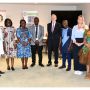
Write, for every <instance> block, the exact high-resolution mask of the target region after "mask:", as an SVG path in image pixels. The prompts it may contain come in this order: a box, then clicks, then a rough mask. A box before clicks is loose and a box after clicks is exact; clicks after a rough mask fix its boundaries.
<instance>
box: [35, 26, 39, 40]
mask: <svg viewBox="0 0 90 90" xmlns="http://www.w3.org/2000/svg"><path fill="white" fill-rule="evenodd" d="M37 27H38V30H37V38H36V40H38V35H39V25H38V26H37ZM35 33H36V25H35Z"/></svg>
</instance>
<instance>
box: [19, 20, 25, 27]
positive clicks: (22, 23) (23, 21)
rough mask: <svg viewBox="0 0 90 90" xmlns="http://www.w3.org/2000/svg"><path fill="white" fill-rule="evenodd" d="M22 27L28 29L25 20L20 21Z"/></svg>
mask: <svg viewBox="0 0 90 90" xmlns="http://www.w3.org/2000/svg"><path fill="white" fill-rule="evenodd" d="M20 27H22V28H26V21H25V20H21V21H20Z"/></svg>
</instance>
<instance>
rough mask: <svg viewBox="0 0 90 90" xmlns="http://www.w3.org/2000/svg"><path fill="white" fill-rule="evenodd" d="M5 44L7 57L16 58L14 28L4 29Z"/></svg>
mask: <svg viewBox="0 0 90 90" xmlns="http://www.w3.org/2000/svg"><path fill="white" fill-rule="evenodd" d="M4 36H5V38H4V42H5V51H6V52H5V53H6V56H7V57H15V49H14V42H15V29H14V28H13V27H6V28H5V29H4Z"/></svg>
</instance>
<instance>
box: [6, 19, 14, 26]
mask: <svg viewBox="0 0 90 90" xmlns="http://www.w3.org/2000/svg"><path fill="white" fill-rule="evenodd" d="M5 26H6V27H11V26H12V21H11V19H6V20H5Z"/></svg>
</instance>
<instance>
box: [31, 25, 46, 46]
mask: <svg viewBox="0 0 90 90" xmlns="http://www.w3.org/2000/svg"><path fill="white" fill-rule="evenodd" d="M29 29H30V32H31V34H32V40H31V45H35V41H36V31H35V25H34V24H33V25H32V26H30V27H29ZM43 37H44V27H43V26H42V25H39V34H38V40H39V46H42V45H43Z"/></svg>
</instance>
